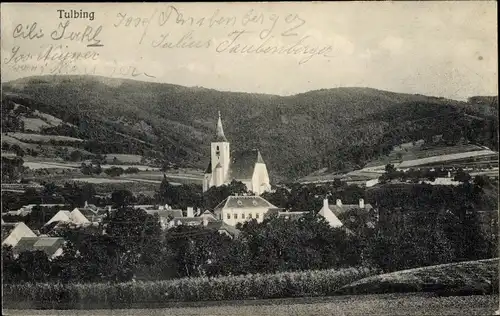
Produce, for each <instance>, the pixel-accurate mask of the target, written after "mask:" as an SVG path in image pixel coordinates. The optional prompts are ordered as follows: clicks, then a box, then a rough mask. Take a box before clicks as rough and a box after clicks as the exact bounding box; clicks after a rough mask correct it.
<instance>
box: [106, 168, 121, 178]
mask: <svg viewBox="0 0 500 316" xmlns="http://www.w3.org/2000/svg"><path fill="white" fill-rule="evenodd" d="M104 172H105V173H106V174H107V175H108V176H110V177H119V176H121V175H122V174H123V168H120V167H111V168H108V169H106V170H104Z"/></svg>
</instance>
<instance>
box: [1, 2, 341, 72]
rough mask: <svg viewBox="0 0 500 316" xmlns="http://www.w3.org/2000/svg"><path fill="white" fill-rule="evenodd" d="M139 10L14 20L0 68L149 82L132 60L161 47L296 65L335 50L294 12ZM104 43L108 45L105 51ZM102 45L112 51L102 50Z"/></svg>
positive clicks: (159, 7)
mask: <svg viewBox="0 0 500 316" xmlns="http://www.w3.org/2000/svg"><path fill="white" fill-rule="evenodd" d="M188 7H189V6H188ZM118 8H120V7H118ZM118 10H120V9H118ZM148 10H149V11H148ZM138 12H141V13H137V12H124V11H118V12H117V11H114V13H113V14H112V15H109V14H108V16H107V18H106V20H105V21H104V20H101V21H99V19H95V20H92V21H87V20H86V21H81V20H80V21H76V20H75V19H62V18H59V15H57V14H56V11H54V16H56V17H58V18H57V19H56V20H54V19H44V20H43V21H41V20H38V21H30V22H29V23H17V22H16V23H15V24H14V25H13V26H12V28H11V29H10V30H9V31H8V32H10V34H2V36H3V37H9V41H8V42H10V43H12V45H11V47H6V46H7V45H4V44H3V43H2V45H3V47H2V49H6V50H7V52H6V53H5V54H4V55H3V56H2V62H3V65H4V66H5V67H8V68H9V69H10V70H12V71H14V72H17V73H21V72H27V73H28V74H30V75H32V74H98V75H104V76H121V77H123V76H129V77H134V78H136V77H139V78H140V77H155V75H154V74H152V73H151V72H152V71H151V70H148V71H144V70H140V68H141V67H144V65H142V66H140V65H139V63H140V60H145V59H147V58H148V57H149V56H160V55H161V54H160V55H159V53H158V52H160V51H162V50H171V51H172V50H198V51H202V50H204V51H207V52H211V53H214V54H230V55H239V56H242V57H244V56H246V55H268V56H283V57H285V58H287V57H290V58H292V60H296V61H297V63H298V64H299V65H302V64H305V63H307V62H309V61H311V60H312V59H313V58H329V57H332V55H331V54H332V53H333V52H334V46H333V43H327V42H322V41H324V39H321V38H319V39H318V38H316V37H315V36H314V28H312V27H311V26H309V25H308V21H306V19H305V18H304V17H303V16H302V15H301V14H299V13H296V12H287V13H285V14H277V13H270V12H267V11H264V10H262V9H255V8H254V9H248V10H247V9H244V10H239V11H238V10H236V11H235V10H231V11H230V12H233V13H231V14H225V13H223V12H222V11H221V10H219V9H216V10H213V11H200V10H198V11H196V12H195V11H189V10H188V9H181V8H179V7H178V6H175V5H160V6H158V7H156V8H152V9H146V10H138ZM234 12H236V13H234ZM40 19H41V18H40ZM110 39H113V40H114V41H113V44H112V45H110V46H107V45H106V43H107V42H108V45H109V40H110ZM105 48H110V49H111V50H109V51H107V53H106V51H105ZM121 50H124V51H127V52H130V51H134V52H136V54H137V55H135V57H132V58H129V59H128V60H133V62H130V61H129V62H126V63H125V62H123V61H120V60H119V57H120V56H119V55H117V56H115V53H116V52H118V53H120V51H121ZM113 52H115V53H113ZM111 54H113V55H111ZM110 55H111V56H110ZM136 60H137V63H135V61H136ZM132 63H133V64H132ZM153 72H154V70H153Z"/></svg>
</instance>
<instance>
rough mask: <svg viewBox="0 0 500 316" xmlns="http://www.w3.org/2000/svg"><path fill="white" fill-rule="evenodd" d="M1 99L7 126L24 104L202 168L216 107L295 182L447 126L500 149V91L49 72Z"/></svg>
mask: <svg viewBox="0 0 500 316" xmlns="http://www.w3.org/2000/svg"><path fill="white" fill-rule="evenodd" d="M2 101H3V102H2V121H3V122H2V125H3V126H6V127H7V129H5V128H4V132H5V131H16V129H19V128H21V127H19V126H18V125H16V123H15V122H14V123H13V122H11V121H10V120H15V116H13V115H11V114H12V113H11V112H8V111H11V110H12V106H13V105H14V104H21V105H23V106H26V107H29V108H31V109H33V110H38V111H40V112H43V113H47V114H50V115H52V116H54V117H57V118H60V119H61V120H63V121H64V122H67V123H69V124H65V125H60V126H58V127H52V128H46V129H43V130H42V133H45V134H59V135H65V136H72V137H79V138H82V139H85V140H87V145H86V146H87V148H86V149H87V150H88V151H90V152H94V153H97V152H102V153H104V154H105V153H106V151H109V152H114V153H116V152H117V151H121V152H123V153H137V154H144V155H157V156H158V157H161V158H163V159H165V160H167V161H170V162H174V163H177V164H178V165H180V166H183V165H190V166H195V167H199V168H204V167H205V166H206V164H207V163H208V157H209V156H208V152H209V144H210V141H211V139H212V136H213V134H214V126H215V122H216V119H217V111H220V112H221V115H222V119H223V123H224V129H225V133H226V136H227V138H228V139H229V141H230V142H231V146H232V148H233V149H252V148H259V149H260V151H261V152H262V155H263V157H264V159H265V160H266V162H267V164H268V169H269V170H270V173H271V176H272V177H274V179H277V178H284V177H286V178H288V179H293V178H297V177H300V176H304V175H306V174H308V173H310V172H311V171H314V170H316V169H319V168H322V167H329V168H330V169H332V170H338V169H344V168H353V167H359V166H362V165H363V164H364V163H366V162H367V161H369V160H371V159H373V158H375V157H377V156H378V155H381V154H386V153H387V152H388V151H390V149H391V147H392V146H393V145H395V144H399V143H401V142H406V141H412V140H418V139H421V138H424V139H425V138H428V137H431V136H433V135H436V134H445V135H448V134H450V131H451V132H453V133H454V135H461V136H464V137H466V138H467V139H469V140H470V141H472V142H474V143H478V144H482V145H486V146H489V147H493V148H492V149H496V148H497V147H498V143H497V139H496V134H497V130H498V119H497V115H498V108H497V103H498V98H497V97H474V98H471V99H469V102H459V101H454V100H447V99H443V98H435V97H428V96H423V95H410V94H400V93H393V92H387V91H380V90H375V89H370V88H335V89H324V90H317V91H310V92H307V93H302V94H297V95H293V96H286V97H282V96H275V95H265V94H250V93H236V92H222V91H216V90H211V89H205V88H190V87H183V86H178V85H172V84H160V83H149V82H141V81H134V80H125V79H111V78H105V77H93V76H43V77H29V78H23V79H19V80H16V81H12V82H9V83H5V84H4V85H3V90H2ZM8 105H10V106H9V108H8V107H6V106H8ZM7 112H8V113H7ZM70 124H72V125H70ZM89 140H90V141H89Z"/></svg>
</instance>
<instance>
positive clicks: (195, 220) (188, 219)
mask: <svg viewBox="0 0 500 316" xmlns="http://www.w3.org/2000/svg"><path fill="white" fill-rule="evenodd" d="M203 219H204V218H203V217H175V218H174V219H172V221H173V222H174V224H175V225H177V223H178V222H180V223H181V224H182V225H184V224H186V223H197V224H200V225H201V224H202V223H203ZM206 220H207V221H208V222H209V223H210V222H213V221H216V219H212V218H210V217H207V218H206Z"/></svg>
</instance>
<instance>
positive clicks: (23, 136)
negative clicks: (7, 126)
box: [2, 133, 83, 143]
mask: <svg viewBox="0 0 500 316" xmlns="http://www.w3.org/2000/svg"><path fill="white" fill-rule="evenodd" d="M4 136H10V137H12V138H15V139H17V140H20V141H23V140H27V141H37V142H43V143H48V142H50V141H51V140H55V141H69V142H83V139H80V138H74V137H69V136H59V135H40V134H28V133H8V135H7V133H2V138H3V137H4Z"/></svg>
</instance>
